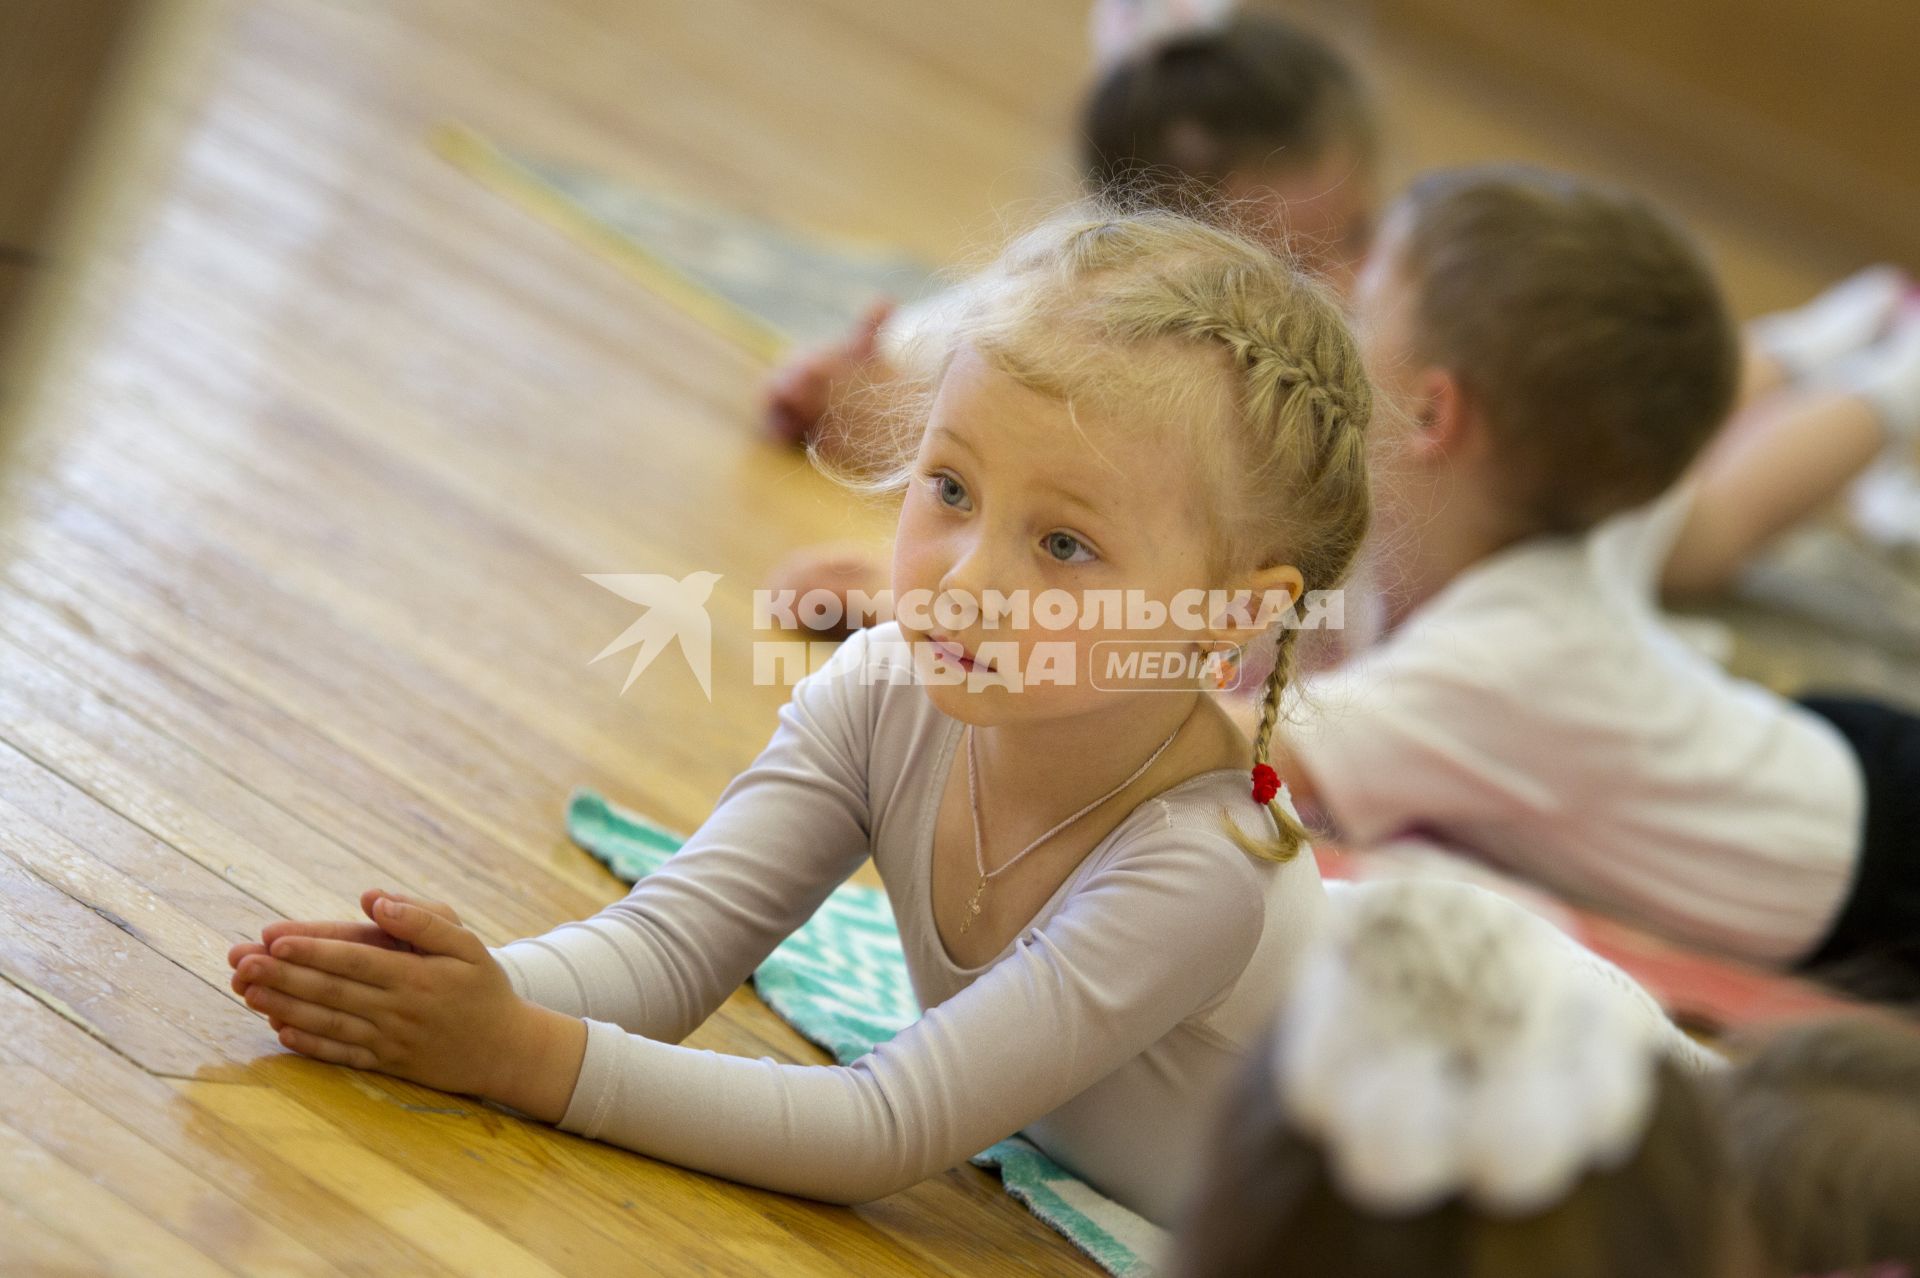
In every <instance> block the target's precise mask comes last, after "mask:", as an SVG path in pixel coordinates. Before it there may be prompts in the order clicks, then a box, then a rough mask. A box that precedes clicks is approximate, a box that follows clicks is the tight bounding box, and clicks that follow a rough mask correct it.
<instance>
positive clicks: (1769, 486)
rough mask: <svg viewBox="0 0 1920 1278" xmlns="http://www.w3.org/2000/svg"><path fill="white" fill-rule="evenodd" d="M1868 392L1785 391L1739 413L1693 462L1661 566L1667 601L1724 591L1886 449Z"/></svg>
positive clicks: (1882, 433)
mask: <svg viewBox="0 0 1920 1278" xmlns="http://www.w3.org/2000/svg"><path fill="white" fill-rule="evenodd" d="M1886 445H1887V432H1886V428H1885V426H1884V425H1883V424H1882V423H1881V420H1880V417H1879V415H1878V414H1877V413H1875V412H1874V410H1873V408H1872V407H1871V406H1870V405H1869V404H1868V403H1867V401H1866V400H1864V399H1861V398H1860V397H1859V396H1857V395H1853V394H1849V393H1846V392H1841V391H1824V392H1815V393H1812V394H1807V395H1791V396H1786V397H1781V398H1775V399H1772V400H1769V401H1764V402H1762V403H1760V404H1758V405H1756V406H1755V407H1753V408H1750V409H1748V410H1747V411H1745V412H1743V413H1741V414H1740V415H1739V416H1738V417H1736V418H1734V420H1733V421H1732V422H1730V423H1728V426H1727V429H1726V430H1725V432H1724V433H1722V434H1721V435H1720V436H1719V437H1718V438H1717V439H1715V440H1714V442H1713V443H1712V444H1711V445H1709V447H1708V451H1707V453H1706V455H1705V456H1704V457H1702V458H1701V459H1700V460H1699V462H1697V463H1696V464H1695V466H1694V469H1693V483H1694V486H1695V487H1694V491H1695V497H1694V501H1693V504H1692V508H1691V510H1690V512H1689V513H1688V516H1687V521H1686V523H1685V524H1684V525H1683V526H1682V527H1681V530H1680V535H1679V537H1678V538H1677V539H1676V540H1675V542H1674V546H1673V552H1672V553H1671V554H1670V555H1669V556H1668V557H1667V562H1666V567H1665V569H1664V570H1663V572H1662V574H1661V579H1660V586H1661V592H1662V593H1663V594H1664V595H1666V596H1667V597H1668V598H1671V599H1678V598H1686V597H1689V596H1698V595H1706V594H1712V593H1714V592H1716V591H1720V590H1724V589H1725V588H1726V587H1727V586H1729V585H1730V584H1732V582H1733V580H1734V578H1735V577H1736V576H1738V575H1739V572H1740V570H1741V569H1742V568H1744V567H1745V566H1746V564H1747V562H1748V561H1749V560H1751V559H1752V558H1753V556H1754V555H1756V554H1757V553H1759V551H1760V550H1761V549H1762V548H1764V547H1765V546H1766V545H1767V543H1768V542H1770V541H1771V540H1773V538H1775V537H1777V536H1778V535H1779V534H1781V533H1782V532H1785V531H1786V530H1787V529H1788V528H1791V527H1793V526H1794V525H1795V524H1797V523H1799V522H1800V521H1801V520H1803V519H1805V518H1807V517H1808V516H1810V515H1812V514H1814V513H1816V512H1817V511H1819V510H1820V509H1821V508H1822V507H1824V506H1826V505H1827V504H1828V503H1829V502H1831V501H1832V500H1834V499H1835V498H1836V497H1838V496H1839V495H1840V494H1841V493H1842V492H1843V491H1844V490H1845V489H1846V486H1847V485H1848V484H1849V483H1850V482H1852V481H1853V480H1854V479H1855V478H1857V477H1858V476H1859V475H1860V473H1861V472H1862V471H1864V470H1865V469H1866V468H1867V467H1868V466H1869V465H1871V464H1872V462H1873V460H1874V459H1875V458H1876V457H1878V456H1879V455H1880V454H1881V453H1882V452H1884V451H1885V450H1886Z"/></svg>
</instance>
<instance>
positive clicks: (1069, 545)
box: [1046, 532, 1093, 564]
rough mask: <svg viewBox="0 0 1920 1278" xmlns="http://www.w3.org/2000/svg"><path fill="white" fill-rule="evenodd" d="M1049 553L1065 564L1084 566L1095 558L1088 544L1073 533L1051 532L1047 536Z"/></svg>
mask: <svg viewBox="0 0 1920 1278" xmlns="http://www.w3.org/2000/svg"><path fill="white" fill-rule="evenodd" d="M1046 547H1047V553H1048V554H1049V555H1052V556H1053V557H1054V558H1055V559H1057V560H1059V561H1060V562H1061V563H1063V564H1084V563H1087V562H1089V561H1090V560H1091V559H1092V558H1093V551H1091V550H1090V549H1088V548H1087V543H1086V542H1084V541H1081V540H1080V539H1079V538H1078V537H1076V536H1074V535H1073V534H1072V533H1063V532H1051V533H1048V534H1047V536H1046Z"/></svg>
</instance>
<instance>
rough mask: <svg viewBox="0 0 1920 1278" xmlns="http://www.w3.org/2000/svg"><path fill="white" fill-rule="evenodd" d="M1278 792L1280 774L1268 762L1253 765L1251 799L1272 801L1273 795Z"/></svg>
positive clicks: (1265, 801) (1256, 801) (1260, 801)
mask: <svg viewBox="0 0 1920 1278" xmlns="http://www.w3.org/2000/svg"><path fill="white" fill-rule="evenodd" d="M1279 793H1280V774H1279V773H1278V772H1275V771H1274V770H1273V768H1272V766H1271V765H1270V764H1265V763H1256V764H1254V765H1253V801H1254V802H1255V803H1272V802H1273V796H1274V795H1276V794H1279Z"/></svg>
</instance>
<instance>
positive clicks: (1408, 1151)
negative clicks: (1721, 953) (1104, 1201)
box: [1172, 881, 1784, 1278]
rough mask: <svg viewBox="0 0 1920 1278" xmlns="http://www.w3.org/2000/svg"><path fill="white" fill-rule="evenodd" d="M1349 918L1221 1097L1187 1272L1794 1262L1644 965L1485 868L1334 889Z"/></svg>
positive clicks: (1536, 1271) (1734, 1276)
mask: <svg viewBox="0 0 1920 1278" xmlns="http://www.w3.org/2000/svg"><path fill="white" fill-rule="evenodd" d="M1327 919H1328V923H1327V927H1326V929H1325V931H1324V932H1323V933H1322V935H1321V936H1320V937H1319V938H1318V939H1317V940H1316V941H1315V942H1314V944H1313V946H1312V947H1311V948H1310V949H1309V951H1308V953H1307V954H1306V956H1305V957H1304V958H1303V959H1302V961H1301V970H1300V976H1299V978H1298V979H1297V981H1296V982H1295V984H1294V987H1293V988H1292V990H1291V991H1290V992H1289V994H1288V995H1287V997H1286V999H1285V1001H1284V1003H1283V1005H1282V1007H1281V1009H1280V1013H1279V1015H1278V1017H1277V1018H1276V1020H1275V1022H1274V1025H1273V1028H1272V1029H1271V1030H1270V1031H1269V1033H1268V1034H1267V1036H1266V1038H1265V1042H1264V1047H1263V1049H1262V1050H1260V1051H1257V1052H1256V1053H1255V1054H1254V1055H1253V1058H1252V1059H1251V1060H1249V1061H1248V1062H1247V1064H1246V1065H1245V1066H1244V1067H1242V1069H1241V1071H1240V1072H1239V1074H1238V1075H1237V1076H1236V1077H1235V1079H1234V1081H1233V1083H1232V1084H1231V1085H1230V1087H1229V1088H1228V1089H1227V1091H1226V1092H1225V1093H1223V1095H1222V1097H1221V1098H1220V1101H1219V1102H1217V1115H1218V1117H1217V1119H1216V1125H1215V1132H1214V1144H1213V1157H1212V1158H1211V1159H1210V1160H1209V1162H1208V1164H1207V1168H1206V1170H1205V1172H1204V1173H1203V1174H1202V1177H1201V1180H1200V1181H1199V1183H1198V1184H1197V1185H1196V1187H1195V1191H1194V1193H1193V1195H1192V1197H1191V1198H1190V1200H1189V1201H1188V1203H1187V1205H1186V1208H1185V1210H1184V1211H1183V1214H1182V1220H1181V1227H1180V1230H1179V1233H1178V1235H1177V1238H1176V1241H1175V1245H1174V1257H1173V1265H1172V1272H1173V1274H1174V1275H1175V1276H1176V1278H1268V1275H1273V1274H1282V1273H1301V1274H1313V1275H1315V1278H1347V1276H1349V1275H1350V1276H1351V1278H1384V1276H1385V1275H1401V1274H1408V1275H1411V1274H1418V1275H1421V1276H1422V1278H1523V1276H1524V1278H1766V1275H1768V1274H1770V1273H1773V1272H1774V1271H1772V1270H1769V1269H1767V1268H1765V1267H1764V1265H1763V1262H1762V1261H1761V1259H1760V1256H1759V1254H1758V1252H1757V1250H1756V1244H1755V1239H1754V1236H1753V1233H1752V1230H1751V1227H1750V1225H1749V1222H1748V1221H1747V1219H1746V1216H1745V1213H1744V1211H1743V1210H1742V1205H1741V1201H1740V1199H1739V1196H1738V1194H1737V1192H1736V1186H1737V1180H1736V1178H1735V1177H1734V1176H1733V1174H1732V1171H1731V1168H1730V1166H1729V1162H1728V1158H1727V1155H1726V1153H1725V1151H1724V1150H1723V1148H1722V1146H1721V1142H1720V1133H1719V1129H1718V1125H1717V1122H1716V1115H1715V1113H1714V1110H1713V1108H1712V1106H1711V1104H1710V1103H1709V1101H1708V1099H1707V1096H1706V1095H1705V1094H1704V1093H1703V1092H1702V1090H1701V1089H1700V1087H1699V1086H1698V1078H1699V1076H1700V1075H1701V1074H1702V1073H1704V1072H1705V1070H1706V1069H1707V1068H1708V1067H1709V1066H1710V1065H1711V1064H1712V1062H1711V1061H1710V1059H1709V1058H1708V1057H1707V1055H1706V1054H1705V1053H1703V1052H1702V1051H1701V1050H1700V1049H1698V1048H1697V1047H1695V1046H1693V1045H1692V1044H1691V1043H1689V1042H1688V1040H1687V1039H1686V1038H1685V1037H1684V1036H1683V1035H1681V1034H1680V1033H1679V1032H1678V1031H1676V1030H1675V1029H1674V1028H1673V1027H1672V1026H1671V1025H1670V1024H1668V1023H1667V1022H1666V1020H1665V1018H1664V1017H1662V1016H1661V1014H1660V1012H1659V1009H1658V1008H1657V1007H1656V1006H1655V1005H1654V1004H1653V1002H1652V1000H1651V999H1650V998H1649V997H1648V996H1647V995H1646V993H1645V992H1644V991H1642V990H1640V989H1639V988H1638V987H1637V986H1635V985H1634V984H1633V983H1632V982H1631V981H1630V980H1629V979H1628V978H1627V977H1626V976H1625V974H1623V973H1621V972H1620V971H1619V970H1618V969H1617V968H1614V967H1612V966H1611V965H1609V964H1607V963H1605V962H1604V961H1602V960H1601V959H1599V958H1597V957H1596V956H1594V955H1592V954H1591V953H1589V952H1587V951H1585V950H1582V949H1581V948H1580V947H1579V946H1578V945H1577V944H1575V943H1574V942H1573V941H1572V940H1571V939H1569V938H1568V937H1566V936H1565V935H1564V934H1562V933H1561V932H1559V931H1558V930H1556V929H1555V928H1554V927H1553V926H1552V925H1550V924H1548V923H1546V922H1544V921H1543V920H1541V919H1539V918H1537V917H1535V916H1534V915H1532V914H1530V913H1529V912H1527V911H1526V910H1524V909H1522V908H1521V907H1520V906H1518V905H1515V904H1513V903H1512V902H1509V901H1507V900H1505V899H1504V898H1501V897H1499V896H1496V895H1494V894H1492V893H1490V892H1486V891H1484V890H1482V889H1479V888H1475V887H1471V886H1468V885H1464V884H1454V883H1442V882H1434V881H1413V882H1395V883H1382V884H1361V885H1340V884H1334V885H1330V886H1329V889H1328V903H1327ZM1781 1278H1784V1275H1782V1276H1781Z"/></svg>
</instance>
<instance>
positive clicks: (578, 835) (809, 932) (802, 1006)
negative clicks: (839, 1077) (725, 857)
mask: <svg viewBox="0 0 1920 1278" xmlns="http://www.w3.org/2000/svg"><path fill="white" fill-rule="evenodd" d="M567 833H568V834H569V835H571V836H572V838H573V841H574V842H575V843H578V844H579V845H580V846H581V847H583V848H585V849H586V850H587V851H588V852H589V853H591V854H592V855H593V856H594V858H595V859H597V860H598V861H600V862H601V863H602V864H604V865H605V866H606V867H607V868H608V869H609V870H611V871H613V873H614V874H615V875H616V876H617V877H618V878H620V879H622V880H624V881H625V882H628V883H632V882H635V881H637V880H638V879H640V878H642V877H643V876H645V875H647V874H651V873H652V872H653V871H654V870H657V869H659V868H660V865H661V864H662V863H663V862H664V861H666V859H667V858H668V857H670V856H672V855H673V854H674V853H675V852H677V851H679V850H680V845H681V843H682V842H684V838H683V836H681V835H679V834H676V833H674V832H673V831H671V830H668V829H667V828H666V827H664V826H662V825H659V824H658V823H656V822H653V821H649V820H648V819H647V818H646V817H643V816H641V815H639V814H638V813H635V812H630V811H627V810H626V809H624V808H621V807H617V806H615V805H614V804H612V803H609V802H608V801H607V800H606V799H604V798H602V797H601V796H600V795H598V794H595V793H594V792H593V791H591V790H580V791H577V792H575V794H574V795H573V797H572V799H571V800H570V801H569V802H568V804H567ZM753 988H754V990H755V991H756V992H757V993H758V994H759V995H760V997H761V998H762V999H764V1000H765V1001H766V1003H767V1006H769V1007H771V1008H772V1009H773V1010H774V1011H775V1012H777V1013H779V1014H780V1016H781V1018H782V1019H784V1020H785V1021H786V1022H787V1023H788V1024H790V1025H792V1026H793V1027H794V1028H795V1029H796V1030H798V1031H800V1033H801V1034H802V1035H803V1036H804V1037H806V1038H807V1039H808V1040H809V1041H811V1042H814V1043H817V1044H819V1045H820V1046H821V1047H822V1048H824V1049H826V1050H827V1051H829V1052H831V1053H832V1054H833V1058H834V1059H835V1060H837V1061H839V1062H840V1063H841V1064H842V1065H846V1064H849V1063H851V1062H852V1061H854V1060H857V1059H858V1058H860V1057H862V1056H865V1055H866V1054H867V1053H868V1052H870V1051H872V1050H873V1049H874V1048H875V1047H876V1046H878V1045H879V1044H881V1043H884V1042H885V1041H886V1040H887V1039H889V1038H892V1037H893V1036H894V1035H895V1034H896V1033H898V1032H899V1031H900V1030H902V1029H904V1028H906V1027H907V1026H908V1025H911V1024H913V1022H914V1021H916V1020H918V1019H919V1018H920V1005H919V1004H918V1003H917V1002H916V1001H915V1000H914V996H913V986H912V985H911V983H910V982H909V981H908V979H907V962H906V958H905V956H904V955H903V954H902V952H901V949H900V933H899V930H898V928H896V926H895V925H894V921H893V910H892V908H891V907H890V906H889V905H888V904H887V894H886V893H885V892H883V891H881V890H880V889H878V888H872V887H867V886H865V885H863V884H858V883H843V884H841V885H840V886H839V887H838V888H836V889H834V892H833V894H832V895H831V896H829V897H828V898H827V900H826V903H825V904H824V905H822V906H821V907H820V909H819V910H818V911H817V912H816V913H815V914H814V916H813V917H812V918H811V919H809V920H808V921H807V922H806V923H805V924H804V925H803V926H802V927H801V928H800V929H799V930H798V931H796V932H795V933H794V934H793V935H792V936H790V937H788V938H787V939H786V940H785V941H783V942H781V944H780V946H779V948H777V949H775V950H774V952H773V953H772V954H770V955H768V956H767V961H766V962H765V963H762V964H761V965H760V968H759V970H758V971H756V972H754V974H753ZM971 1161H972V1162H973V1163H974V1165H975V1166H979V1167H997V1168H999V1169H1000V1178H1001V1183H1002V1184H1004V1185H1005V1186H1006V1188H1007V1192H1008V1193H1009V1194H1012V1195H1013V1196H1014V1198H1016V1199H1018V1200H1019V1201H1020V1202H1021V1203H1024V1204H1025V1205H1026V1207H1027V1209H1028V1210H1030V1211H1032V1212H1033V1214H1034V1215H1036V1216H1038V1217H1039V1218H1040V1219H1042V1220H1044V1221H1046V1222H1047V1224H1049V1225H1051V1226H1052V1227H1053V1228H1055V1229H1057V1230H1059V1231H1060V1232H1061V1233H1062V1234H1064V1235H1066V1237H1067V1239H1068V1241H1070V1242H1072V1243H1073V1245H1074V1246H1076V1247H1078V1248H1079V1249H1080V1250H1081V1251H1083V1252H1085V1253H1086V1254H1087V1255H1088V1256H1090V1257H1092V1258H1093V1260H1094V1262H1095V1263H1097V1264H1098V1265H1099V1266H1100V1267H1101V1268H1102V1269H1105V1270H1106V1271H1107V1272H1108V1273H1110V1274H1116V1275H1119V1278H1150V1276H1151V1275H1152V1274H1153V1272H1154V1258H1155V1257H1157V1256H1159V1255H1161V1253H1162V1251H1163V1249H1164V1248H1165V1246H1166V1242H1167V1235H1166V1231H1165V1230H1163V1229H1161V1228H1159V1227H1158V1226H1156V1225H1154V1224H1153V1223H1152V1222H1150V1221H1148V1220H1145V1219H1144V1218H1142V1217H1141V1216H1139V1215H1137V1214H1136V1213H1134V1212H1131V1211H1128V1210H1127V1209H1126V1208H1124V1207H1122V1206H1121V1205H1120V1204H1118V1203H1116V1202H1114V1201H1113V1200H1112V1199H1110V1198H1107V1197H1105V1196H1104V1195H1102V1194H1100V1193H1099V1192H1098V1191H1096V1190H1094V1189H1093V1188H1092V1187H1091V1186H1089V1185H1088V1184H1087V1183H1086V1182H1085V1181H1083V1180H1081V1179H1080V1178H1079V1177H1077V1176H1075V1175H1074V1174H1073V1173H1071V1172H1069V1171H1067V1170H1066V1169H1065V1168H1063V1167H1061V1166H1060V1165H1059V1164H1058V1163H1056V1162H1054V1161H1053V1160H1052V1159H1050V1158H1048V1157H1047V1156H1046V1155H1045V1154H1044V1153H1042V1152H1041V1151H1040V1149H1039V1147H1038V1146H1036V1145H1034V1144H1033V1143H1032V1142H1031V1141H1028V1140H1025V1139H1023V1138H1022V1137H1019V1136H1011V1137H1008V1138H1007V1139H1006V1140H1003V1141H1000V1142H999V1143H998V1144H995V1145H993V1146H991V1147H990V1148H988V1149H985V1150H982V1151H981V1152H980V1153H978V1154H975V1155H974V1156H973V1158H972V1160H971Z"/></svg>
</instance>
